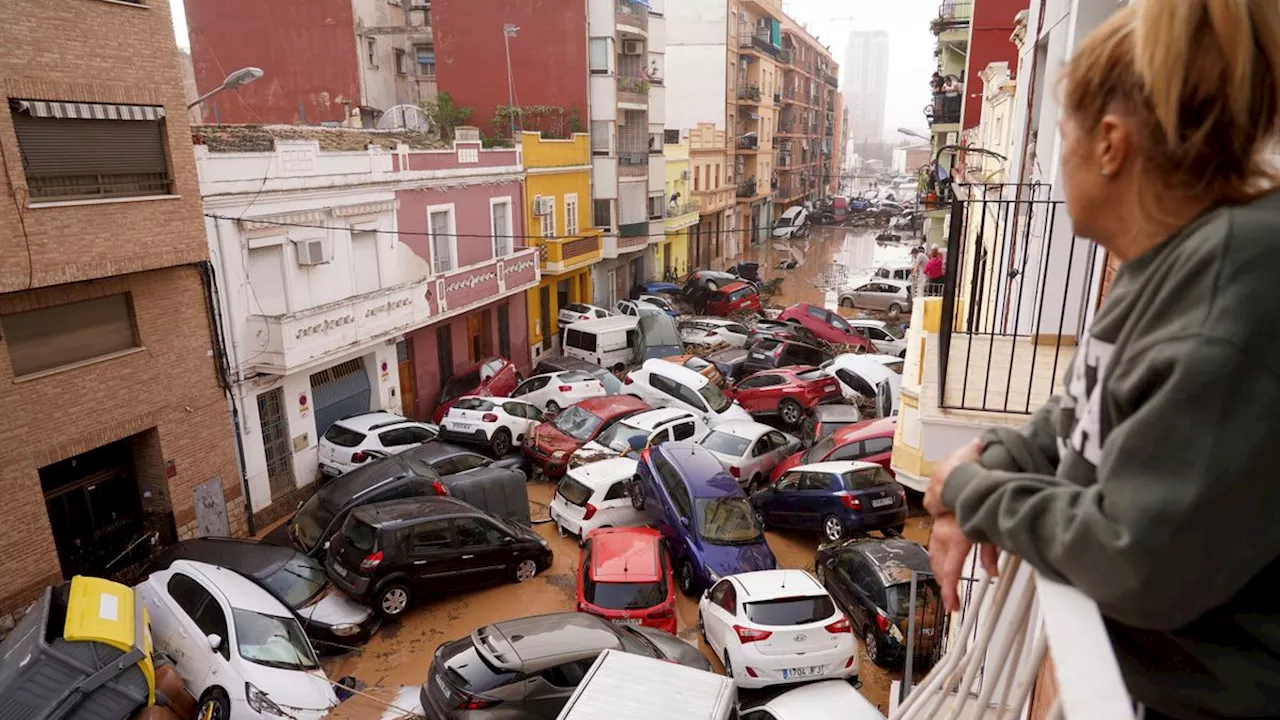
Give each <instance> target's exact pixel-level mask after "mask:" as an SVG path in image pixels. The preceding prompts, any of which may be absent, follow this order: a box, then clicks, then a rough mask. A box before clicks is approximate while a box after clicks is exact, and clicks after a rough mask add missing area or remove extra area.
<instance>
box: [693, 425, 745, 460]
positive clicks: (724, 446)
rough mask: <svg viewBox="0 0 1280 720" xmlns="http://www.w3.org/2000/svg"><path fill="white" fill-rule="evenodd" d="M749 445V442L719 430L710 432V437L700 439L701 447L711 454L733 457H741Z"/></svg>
mask: <svg viewBox="0 0 1280 720" xmlns="http://www.w3.org/2000/svg"><path fill="white" fill-rule="evenodd" d="M749 445H751V441H750V440H748V439H746V438H740V437H738V436H737V435H730V434H729V433H727V432H721V431H719V430H712V431H711V434H710V435H708V436H706V437H705V438H703V439H702V447H704V448H706V449H708V450H710V451H711V452H717V453H720V454H722V455H732V456H734V457H742V456H743V454H745V453H746V452H747V447H748V446H749Z"/></svg>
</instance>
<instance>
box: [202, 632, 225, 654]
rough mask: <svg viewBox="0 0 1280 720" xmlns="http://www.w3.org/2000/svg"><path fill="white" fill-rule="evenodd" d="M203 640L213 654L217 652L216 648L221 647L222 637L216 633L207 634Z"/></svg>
mask: <svg viewBox="0 0 1280 720" xmlns="http://www.w3.org/2000/svg"><path fill="white" fill-rule="evenodd" d="M205 639H206V640H208V641H209V649H210V650H212V651H214V652H217V651H218V648H220V647H222V636H221V635H218V634H217V633H209V634H208V635H207V636H206V637H205Z"/></svg>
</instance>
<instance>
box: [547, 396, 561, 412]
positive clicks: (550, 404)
mask: <svg viewBox="0 0 1280 720" xmlns="http://www.w3.org/2000/svg"><path fill="white" fill-rule="evenodd" d="M546 410H547V414H548V415H555V414H556V413H558V412H560V403H557V402H556V401H555V400H548V401H547V408H546Z"/></svg>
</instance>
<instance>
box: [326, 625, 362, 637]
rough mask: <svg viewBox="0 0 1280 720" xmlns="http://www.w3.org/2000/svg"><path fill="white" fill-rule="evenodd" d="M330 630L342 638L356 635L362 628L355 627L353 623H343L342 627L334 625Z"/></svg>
mask: <svg viewBox="0 0 1280 720" xmlns="http://www.w3.org/2000/svg"><path fill="white" fill-rule="evenodd" d="M329 629H330V630H332V631H333V634H334V635H338V636H340V637H347V636H348V635H355V634H356V633H358V632H360V626H359V625H353V624H352V623H343V624H341V625H334V626H333V627H331V628H329Z"/></svg>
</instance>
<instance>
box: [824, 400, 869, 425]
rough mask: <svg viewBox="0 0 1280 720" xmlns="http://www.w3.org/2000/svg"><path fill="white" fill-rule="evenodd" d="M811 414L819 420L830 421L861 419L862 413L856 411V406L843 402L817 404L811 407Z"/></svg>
mask: <svg viewBox="0 0 1280 720" xmlns="http://www.w3.org/2000/svg"><path fill="white" fill-rule="evenodd" d="M813 415H814V417H815V418H817V419H819V420H830V421H832V422H839V421H841V420H845V421H849V420H861V419H862V413H860V412H859V411H858V408H857V407H856V406H854V405H845V404H844V403H831V404H828V405H819V406H817V407H815V408H814V409H813Z"/></svg>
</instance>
